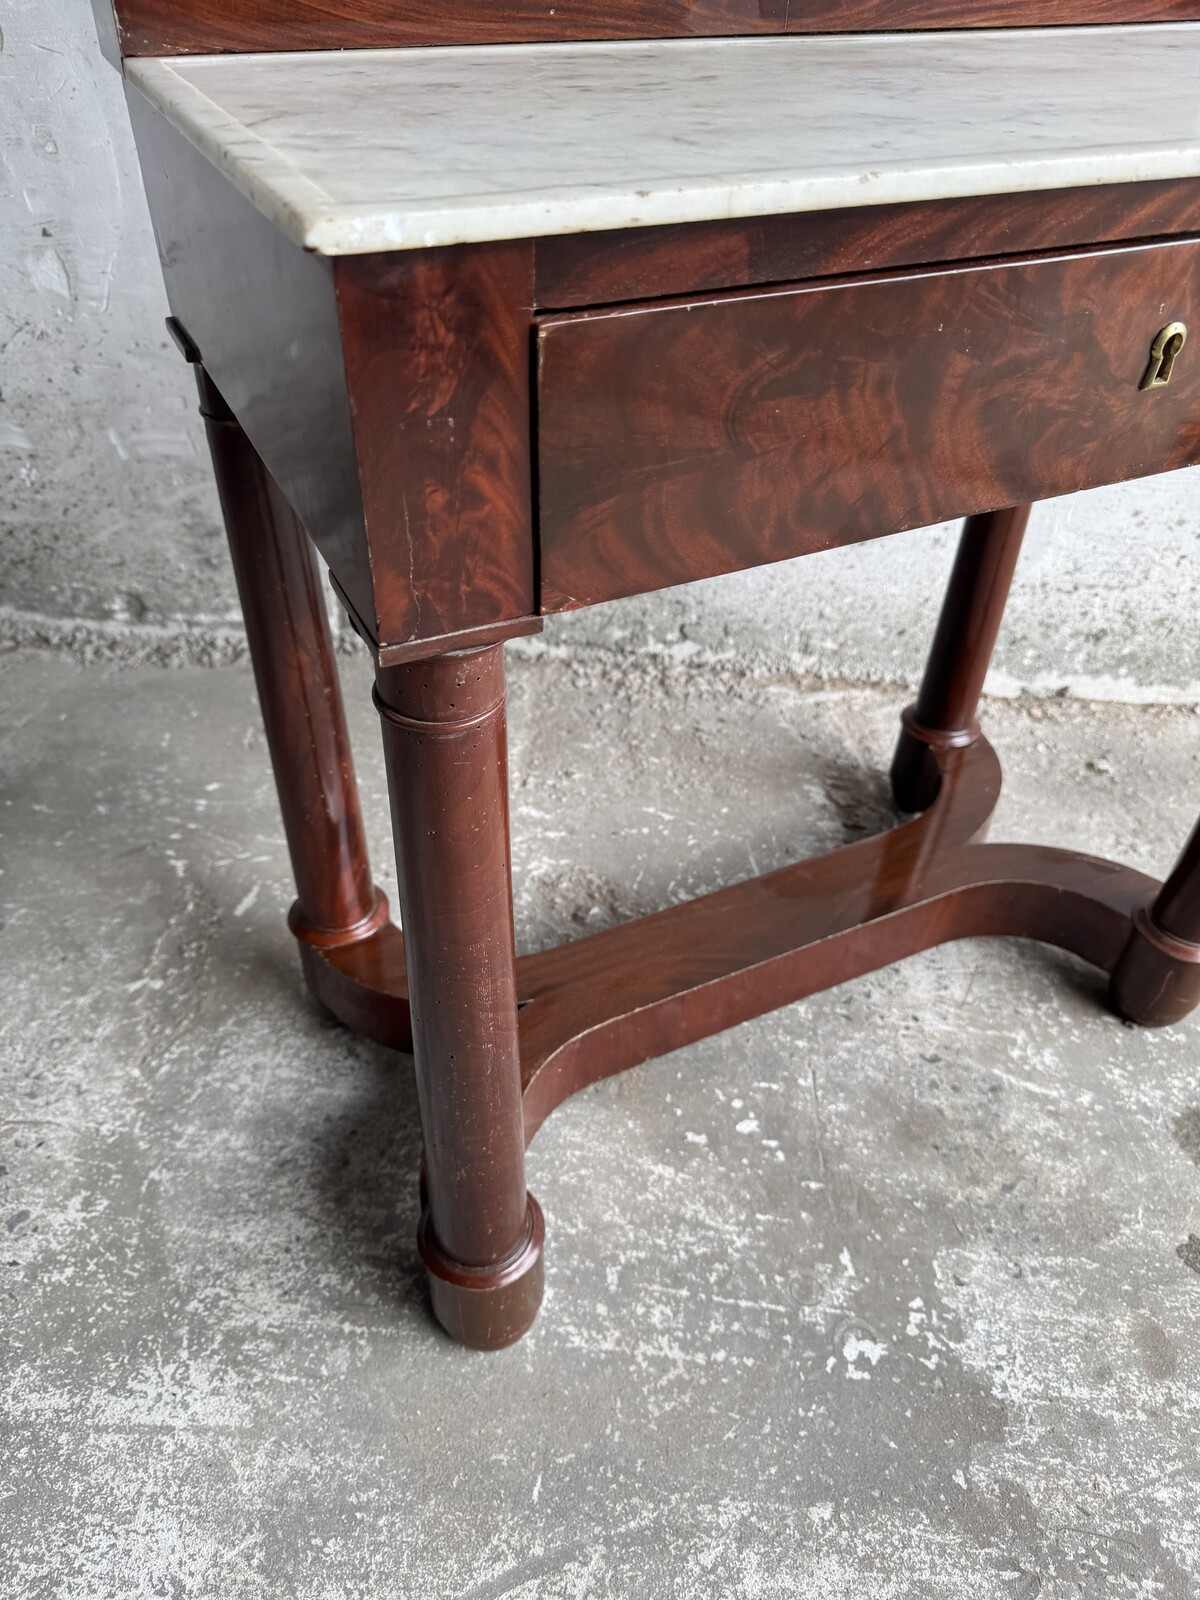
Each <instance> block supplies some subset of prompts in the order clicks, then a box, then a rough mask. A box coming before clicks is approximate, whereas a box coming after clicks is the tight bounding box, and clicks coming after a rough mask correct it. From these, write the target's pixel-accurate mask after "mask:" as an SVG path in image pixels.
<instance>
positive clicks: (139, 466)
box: [0, 0, 1200, 701]
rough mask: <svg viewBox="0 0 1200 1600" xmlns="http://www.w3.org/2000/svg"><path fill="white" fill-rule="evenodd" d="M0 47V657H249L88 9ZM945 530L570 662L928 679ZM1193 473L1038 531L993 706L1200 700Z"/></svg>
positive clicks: (560, 640) (700, 594)
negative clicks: (720, 664)
mask: <svg viewBox="0 0 1200 1600" xmlns="http://www.w3.org/2000/svg"><path fill="white" fill-rule="evenodd" d="M0 26H2V28H3V48H2V50H0V151H2V155H0V178H2V180H3V187H2V188H0V207H2V208H3V210H2V216H0V223H2V227H0V639H3V638H8V639H42V640H45V641H47V642H50V643H55V644H60V645H64V646H67V647H70V648H73V649H75V650H76V651H82V652H84V653H87V652H93V651H97V650H101V651H107V652H109V653H115V654H128V655H131V656H143V657H144V656H147V655H149V656H158V657H161V658H164V659H180V658H187V657H190V658H193V659H194V658H197V657H199V658H201V659H215V658H218V657H221V656H223V655H227V654H228V653H230V652H231V651H232V650H234V649H236V646H237V612H236V602H235V597H234V590H233V583H232V579H231V577H230V574H229V571H228V566H227V562H226V559H225V553H224V549H223V544H222V536H221V533H220V530H219V523H218V515H217V507H216V497H215V495H214V493H213V490H212V487H211V484H210V481H209V475H208V469H207V466H206V463H205V458H204V446H203V439H202V434H201V430H200V427H199V424H198V421H197V418H196V416H195V408H194V404H193V398H192V388H191V379H190V374H189V373H188V371H187V369H186V367H185V366H184V364H183V362H182V361H181V360H180V358H179V356H178V355H177V354H176V352H175V350H174V348H173V347H172V346H171V345H170V343H169V341H168V340H167V338H166V335H165V333H164V331H163V317H164V315H165V313H166V303H165V299H164V296H163V291H162V285H161V282H160V278H159V272H158V265H157V261H156V258H155V254H154V245H153V240H152V237H151V233H150V227H149V222H148V219H147V215H146V207H145V202H144V200H143V197H142V192H141V185H140V182H139V179H138V175H137V167H136V162H135V159H134V154H133V145H132V141H131V139H130V136H129V132H128V127H127V122H126V116H125V108H124V102H123V98H122V95H121V91H120V85H119V82H118V79H117V75H116V73H115V72H114V71H113V70H112V69H111V68H110V67H108V66H107V65H106V64H105V63H104V62H103V61H102V60H101V58H100V55H99V52H98V50H97V48H96V43H95V36H94V32H93V27H92V20H91V13H90V9H89V6H88V0H7V4H6V6H5V9H4V13H3V18H2V20H0ZM951 543H952V534H951V532H950V530H948V529H945V528H941V529H931V530H929V531H928V532H924V533H921V534H918V535H909V536H907V537H905V538H903V539H893V540H885V541H881V542H879V543H877V544H873V545H866V546H862V547H860V548H858V549H857V550H854V551H850V552H843V553H838V554H836V555H832V556H822V557H816V558H812V559H810V560H807V561H803V562H793V563H788V564H786V565H784V566H781V567H776V568H772V569H767V570H763V571H760V572H757V573H752V574H748V575H743V576H739V577H733V578H726V579H721V580H718V581H715V582H712V583H705V584H696V585H693V586H691V587H689V588H686V589H682V590H678V591H674V592H672V593H670V594H666V595H658V596H652V597H649V598H647V599H644V600H642V601H638V602H632V603H626V604H623V605H620V606H609V607H600V608H597V609H596V610H595V611H592V612H588V613H583V614H582V615H580V616H577V617H574V618H570V619H567V620H564V621H563V622H561V623H558V624H555V625H554V627H553V628H552V629H551V630H550V632H549V635H548V637H549V638H550V640H551V643H552V644H553V645H556V646H562V647H565V648H581V647H587V646H604V647H623V648H631V647H640V648H651V649H666V650H671V651H679V650H683V651H699V650H710V651H716V652H732V653H734V654H735V655H745V656H747V657H748V658H750V659H753V660H755V661H757V662H758V663H760V664H761V663H764V662H767V663H771V664H774V665H777V666H780V667H783V668H785V669H788V670H793V671H803V672H811V673H815V674H817V675H820V676H823V677H825V676H827V677H830V678H838V679H851V680H860V681H879V680H883V681H898V680H907V679H911V678H912V677H913V675H914V674H915V673H916V672H917V671H918V670H919V665H920V661H921V657H922V655H923V652H924V649H925V644H926V641H927V638H928V633H929V629H930V626H931V624H932V619H933V615H934V609H935V604H936V597H937V594H938V592H939V591H940V589H941V586H942V583H943V581H944V575H945V571H946V567H947V563H948V559H949V554H950V549H951ZM1198 601H1200V473H1197V472H1192V473H1181V474H1177V475H1174V476H1172V477H1168V478H1161V479H1157V480H1151V481H1149V482H1145V483H1141V484H1135V485H1128V486H1124V487H1121V488H1118V489H1112V490H1104V491H1098V492H1096V493H1093V494H1089V495H1082V496H1078V497H1075V498H1073V499H1070V500H1063V501H1058V502H1053V503H1050V504H1048V505H1046V506H1044V507H1042V508H1040V509H1039V511H1038V513H1037V516H1036V521H1035V524H1034V527H1033V530H1032V532H1031V538H1030V547H1029V551H1028V555H1027V558H1026V560H1025V562H1024V565H1023V569H1022V572H1021V575H1020V578H1019V583H1018V589H1017V593H1016V595H1015V597H1014V601H1013V604H1012V607H1011V611H1010V616H1009V620H1008V624H1007V626H1006V631H1005V636H1004V639H1003V641H1002V644H1001V647H1000V651H999V655H998V660H997V673H996V676H995V679H994V686H995V687H996V688H999V689H1005V688H1007V689H1013V688H1017V687H1021V686H1026V687H1029V688H1032V689H1035V690H1038V691H1040V692H1046V693H1052V692H1062V691H1063V690H1065V691H1066V692H1069V693H1078V694H1083V695H1102V696H1106V697H1107V696H1113V697H1117V698H1126V699H1162V700H1184V701H1188V700H1198V701H1200V628H1198V627H1197V626H1196V623H1195V618H1196V614H1197V603H1198Z"/></svg>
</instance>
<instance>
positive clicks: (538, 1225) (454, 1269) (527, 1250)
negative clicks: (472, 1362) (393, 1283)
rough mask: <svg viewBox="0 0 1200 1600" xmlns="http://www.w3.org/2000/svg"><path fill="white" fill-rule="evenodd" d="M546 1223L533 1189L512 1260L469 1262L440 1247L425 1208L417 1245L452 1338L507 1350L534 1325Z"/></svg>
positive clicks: (435, 1304)
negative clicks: (452, 1257)
mask: <svg viewBox="0 0 1200 1600" xmlns="http://www.w3.org/2000/svg"><path fill="white" fill-rule="evenodd" d="M545 1238H546V1224H545V1220H544V1219H543V1217H542V1208H541V1207H540V1206H539V1205H538V1203H537V1201H536V1200H535V1199H534V1198H533V1196H532V1195H530V1196H529V1209H528V1212H527V1215H526V1226H525V1238H524V1239H523V1240H522V1242H521V1246H520V1248H519V1249H518V1250H517V1251H516V1252H515V1253H514V1254H513V1255H511V1256H510V1257H509V1258H508V1260H507V1261H501V1262H498V1263H497V1264H496V1265H495V1266H494V1267H464V1266H461V1265H460V1264H459V1263H458V1262H457V1261H451V1260H450V1259H449V1258H448V1257H447V1256H444V1255H443V1254H442V1252H441V1251H440V1250H439V1248H438V1246H437V1243H436V1241H435V1239H434V1237H433V1231H432V1229H431V1228H430V1226H429V1213H428V1211H423V1212H422V1214H421V1221H420V1225H419V1226H418V1228H417V1249H418V1250H419V1251H420V1254H421V1260H422V1262H423V1263H424V1266H425V1271H426V1273H427V1275H428V1277H429V1296H430V1299H431V1300H432V1302H433V1314H434V1316H435V1317H436V1318H437V1319H438V1321H439V1322H440V1323H441V1325H442V1327H443V1328H445V1330H446V1332H447V1333H448V1334H449V1335H450V1337H451V1338H452V1339H457V1340H458V1341H459V1343H460V1344H465V1345H466V1346H467V1347H468V1349H470V1350H503V1349H504V1347H505V1346H506V1345H510V1344H515V1343H516V1341H517V1340H518V1339H519V1338H520V1337H521V1335H522V1334H524V1333H528V1331H529V1329H530V1328H531V1327H532V1326H533V1324H534V1321H535V1319H536V1317H537V1314H538V1308H539V1306H540V1305H541V1303H542V1287H543V1274H542V1248H543V1245H544V1244H545Z"/></svg>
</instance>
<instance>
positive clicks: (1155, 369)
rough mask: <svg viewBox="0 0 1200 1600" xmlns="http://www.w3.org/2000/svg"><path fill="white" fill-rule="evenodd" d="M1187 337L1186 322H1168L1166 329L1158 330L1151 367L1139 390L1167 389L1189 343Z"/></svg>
mask: <svg viewBox="0 0 1200 1600" xmlns="http://www.w3.org/2000/svg"><path fill="white" fill-rule="evenodd" d="M1187 335H1188V331H1187V323H1186V322H1168V323H1167V325H1166V327H1165V328H1160V329H1159V330H1158V332H1157V333H1156V334H1155V335H1154V343H1153V344H1152V345H1151V346H1150V365H1149V366H1148V367H1147V368H1146V376H1145V377H1144V378H1143V379H1142V381H1141V383H1139V384H1138V388H1139V389H1165V388H1166V386H1167V384H1168V383H1170V381H1171V374H1172V372H1174V370H1175V362H1176V360H1177V358H1178V356H1179V352H1180V351H1181V350H1182V349H1183V347H1184V345H1185V344H1186V343H1187Z"/></svg>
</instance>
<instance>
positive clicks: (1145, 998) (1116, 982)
mask: <svg viewBox="0 0 1200 1600" xmlns="http://www.w3.org/2000/svg"><path fill="white" fill-rule="evenodd" d="M1112 998H1113V1004H1114V1006H1115V1007H1116V1009H1117V1010H1118V1011H1119V1012H1120V1014H1121V1015H1122V1016H1123V1017H1126V1018H1127V1019H1128V1020H1129V1021H1130V1022H1137V1023H1140V1024H1141V1025H1142V1026H1143V1027H1152V1028H1162V1027H1167V1026H1168V1025H1169V1024H1171V1023H1173V1022H1181V1021H1182V1020H1183V1018H1184V1017H1186V1016H1187V1015H1188V1014H1189V1013H1190V1012H1192V1011H1194V1010H1195V1008H1196V1006H1197V1005H1200V824H1198V825H1197V826H1196V828H1195V830H1194V831H1193V833H1192V836H1191V838H1190V839H1189V840H1188V842H1187V844H1186V845H1185V846H1184V850H1183V854H1182V855H1181V856H1180V857H1179V860H1178V861H1177V862H1176V863H1175V866H1174V868H1173V869H1172V871H1171V874H1170V876H1169V877H1168V878H1167V881H1166V882H1165V883H1164V884H1163V886H1162V889H1161V890H1160V891H1159V893H1158V895H1157V896H1156V897H1155V900H1154V903H1153V905H1150V906H1145V907H1143V908H1142V909H1141V910H1140V911H1139V913H1138V915H1137V916H1136V917H1135V918H1134V924H1133V929H1132V931H1131V933H1130V935H1129V942H1128V943H1127V945H1126V946H1125V950H1124V952H1123V953H1122V956H1121V959H1120V962H1119V963H1118V965H1117V968H1116V970H1115V971H1114V973H1113V979H1112Z"/></svg>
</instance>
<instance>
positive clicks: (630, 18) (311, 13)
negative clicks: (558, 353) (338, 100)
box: [116, 0, 1200, 56]
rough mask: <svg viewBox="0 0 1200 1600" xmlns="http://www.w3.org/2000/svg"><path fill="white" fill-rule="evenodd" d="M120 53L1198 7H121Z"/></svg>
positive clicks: (288, 0) (1073, 1) (310, 3)
mask: <svg viewBox="0 0 1200 1600" xmlns="http://www.w3.org/2000/svg"><path fill="white" fill-rule="evenodd" d="M116 10H117V15H118V18H119V22H120V34H121V48H122V52H123V54H125V55H134V56H138V55H154V56H165V55H179V54H197V53H206V52H214V51H222V50H238V51H253V50H351V49H365V50H369V49H378V48H381V47H382V46H385V45H431V44H512V43H521V42H538V41H543V40H555V39H562V40H570V39H661V38H683V37H693V38H695V37H712V36H717V35H722V34H762V33H796V34H802V33H858V32H871V31H876V30H880V29H884V30H889V31H900V30H905V29H921V28H966V27H1023V26H1038V27H1047V26H1051V25H1053V26H1068V25H1079V26H1086V25H1089V24H1099V23H1118V22H1182V21H1186V20H1191V19H1194V18H1197V17H1200V7H1198V6H1197V5H1196V3H1195V0H603V3H595V0H458V3H457V4H456V5H454V6H452V7H449V6H447V5H446V4H445V3H444V0H116Z"/></svg>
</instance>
